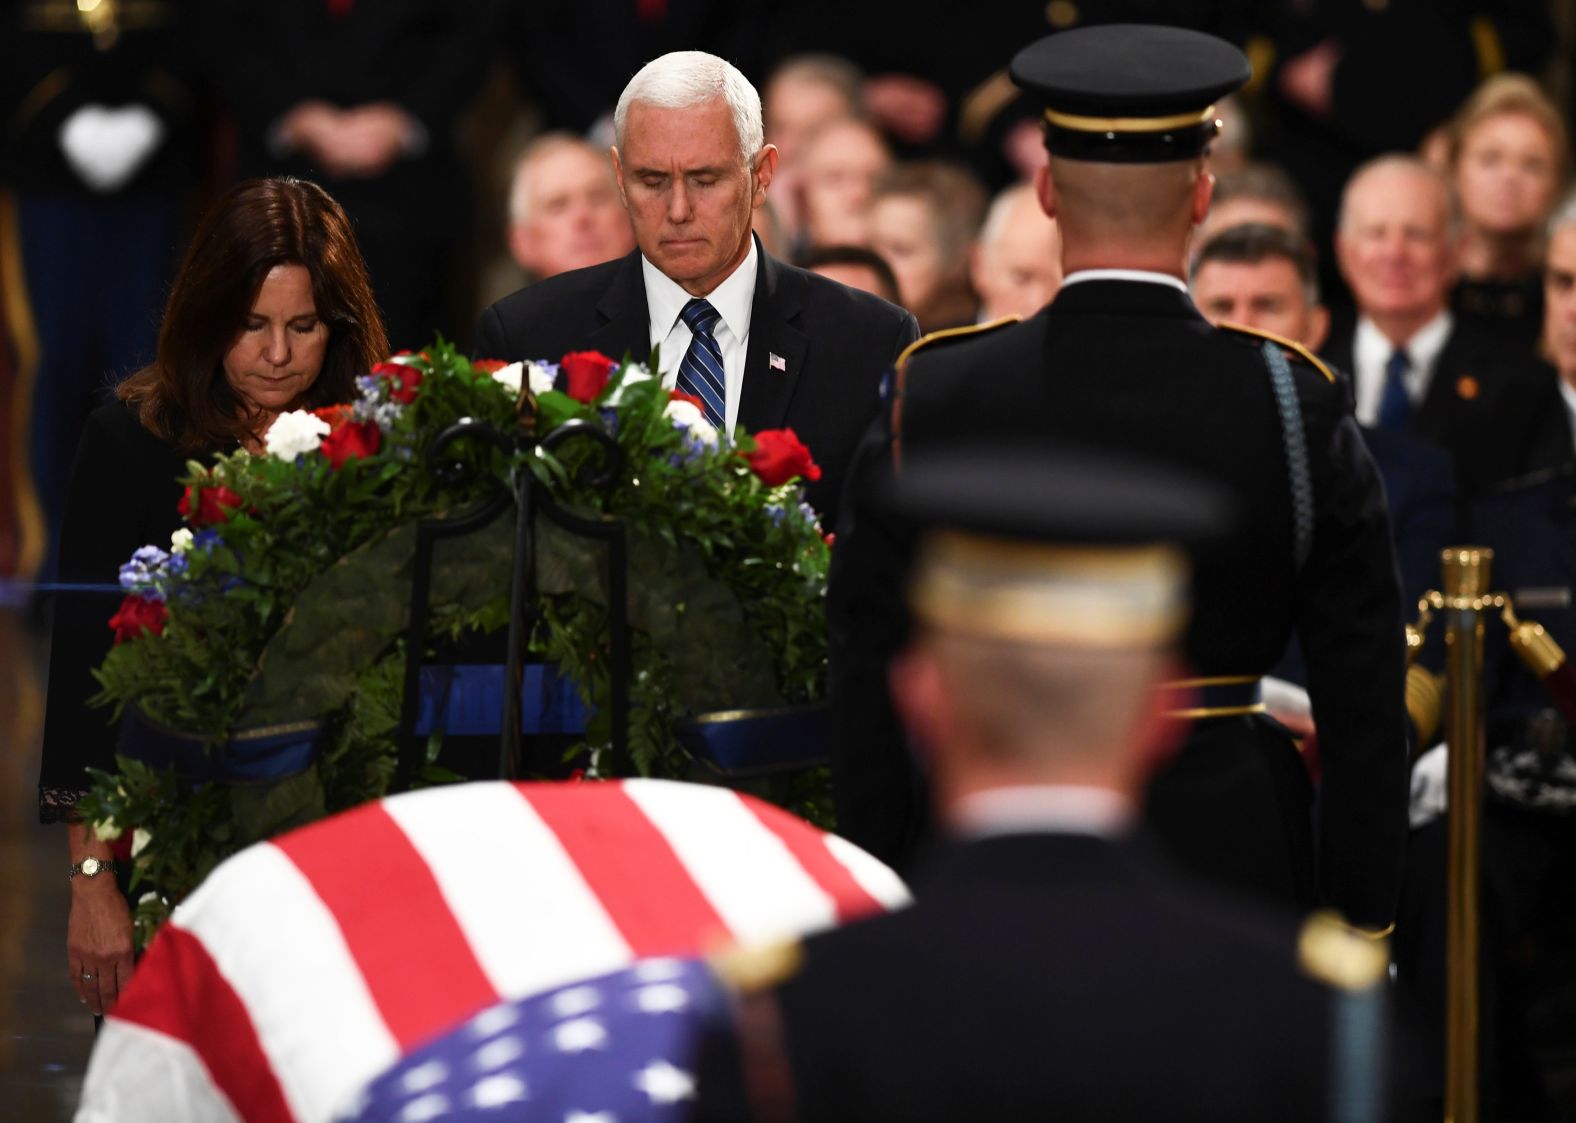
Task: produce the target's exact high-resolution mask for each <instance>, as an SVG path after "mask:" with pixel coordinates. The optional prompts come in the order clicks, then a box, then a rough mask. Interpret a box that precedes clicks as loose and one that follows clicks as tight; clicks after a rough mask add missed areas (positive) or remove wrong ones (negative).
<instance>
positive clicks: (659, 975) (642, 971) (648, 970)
mask: <svg viewBox="0 0 1576 1123" xmlns="http://www.w3.org/2000/svg"><path fill="white" fill-rule="evenodd" d="M634 974H635V978H637V979H639V980H640V981H641V982H643V983H667V982H672V981H673V980H674V979H676V978H678V977H679V976H680V975H682V974H684V964H683V963H681V962H679V961H678V960H677V959H673V958H671V957H664V958H662V959H647V960H643V961H641V962H640V963H637V964H635V972H634Z"/></svg>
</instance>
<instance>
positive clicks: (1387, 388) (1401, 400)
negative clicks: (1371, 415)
mask: <svg viewBox="0 0 1576 1123" xmlns="http://www.w3.org/2000/svg"><path fill="white" fill-rule="evenodd" d="M1411 367H1412V359H1411V356H1409V355H1408V354H1407V353H1406V351H1405V350H1404V349H1403V348H1400V347H1397V348H1396V349H1395V351H1394V352H1392V353H1391V355H1390V359H1389V361H1388V362H1386V363H1385V365H1384V396H1383V397H1381V398H1380V399H1379V425H1378V427H1379V428H1380V429H1405V428H1406V423H1407V421H1408V420H1409V419H1410V418H1411V416H1412V397H1411V395H1410V394H1408V393H1407V389H1406V372H1407V371H1408V370H1410V369H1411Z"/></svg>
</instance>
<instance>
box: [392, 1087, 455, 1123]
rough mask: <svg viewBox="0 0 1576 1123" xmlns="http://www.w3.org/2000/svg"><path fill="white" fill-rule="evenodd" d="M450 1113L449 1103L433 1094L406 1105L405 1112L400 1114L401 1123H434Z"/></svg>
mask: <svg viewBox="0 0 1576 1123" xmlns="http://www.w3.org/2000/svg"><path fill="white" fill-rule="evenodd" d="M448 1111H449V1101H448V1100H446V1099H444V1098H443V1097H442V1096H440V1095H438V1093H436V1092H433V1093H432V1094H431V1095H426V1096H423V1097H421V1099H419V1100H412V1101H411V1102H410V1103H408V1104H406V1105H405V1110H404V1111H402V1112H400V1113H399V1123H432V1120H434V1119H442V1118H443V1117H444V1116H445V1115H447V1114H448Z"/></svg>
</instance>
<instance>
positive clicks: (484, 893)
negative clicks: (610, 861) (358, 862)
mask: <svg viewBox="0 0 1576 1123" xmlns="http://www.w3.org/2000/svg"><path fill="white" fill-rule="evenodd" d="M383 806H384V809H385V810H387V812H388V813H389V815H390V817H392V818H393V819H394V821H395V822H396V823H398V824H399V826H400V828H401V829H402V830H403V831H404V832H405V835H406V837H407V838H409V839H410V842H411V845H412V846H414V847H415V848H416V850H417V852H418V853H419V854H420V855H421V856H422V858H423V859H425V860H426V862H427V865H428V866H429V867H430V868H431V869H432V874H433V877H434V878H436V879H437V882H438V888H439V889H440V890H441V891H442V893H443V897H444V899H445V900H446V901H447V902H448V904H449V908H450V909H451V910H452V911H453V913H454V918H455V920H456V921H457V922H458V924H459V926H460V928H461V929H462V930H463V931H464V932H465V936H466V938H467V939H468V940H469V941H470V945H471V950H472V951H474V952H475V953H476V959H477V961H478V962H479V963H480V964H481V966H482V970H483V971H485V972H486V973H487V978H488V980H489V981H490V982H491V983H492V985H493V987H494V989H496V990H497V991H498V993H499V994H500V995H502V996H503V997H505V998H523V997H524V996H526V995H529V994H535V993H537V992H538V991H541V990H546V989H548V988H550V987H554V986H558V985H559V984H561V983H567V982H571V981H573V980H575V979H580V978H584V977H586V976H587V975H598V974H602V973H603V972H606V971H612V970H614V969H616V968H618V967H622V966H624V965H625V964H627V963H629V962H630V961H631V959H632V958H633V955H632V953H631V951H630V948H629V945H628V943H626V942H625V940H624V938H623V936H622V935H620V934H619V931H618V928H617V927H616V926H615V925H614V923H613V920H612V918H611V917H609V916H608V914H607V910H606V909H604V908H603V907H602V903H601V901H600V900H598V898H597V896H596V894H595V893H594V892H593V891H592V890H591V888H590V887H589V886H588V885H587V884H586V882H585V879H584V878H583V877H581V875H580V871H579V869H578V868H577V867H576V866H575V864H574V861H573V860H572V859H571V858H570V856H569V854H568V853H567V852H566V851H565V850H564V847H563V844H562V843H561V842H559V841H558V836H557V835H555V834H554V833H553V832H552V831H551V830H550V829H549V828H548V826H547V824H545V823H544V822H542V819H541V817H540V816H539V815H538V814H537V813H536V811H535V810H533V809H532V807H531V805H530V803H529V801H528V800H527V799H526V798H525V797H524V795H523V794H522V793H521V792H520V790H519V789H517V788H515V787H514V786H513V785H512V784H499V783H485V784H456V785H454V786H452V787H441V788H431V789H428V790H426V791H421V792H412V793H409V794H407V795H401V796H396V797H394V798H392V799H389V800H386V801H385V802H384V804H383Z"/></svg>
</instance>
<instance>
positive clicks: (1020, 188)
mask: <svg viewBox="0 0 1576 1123" xmlns="http://www.w3.org/2000/svg"><path fill="white" fill-rule="evenodd" d="M969 265H970V268H969V276H970V278H971V279H972V280H973V282H974V291H975V292H976V293H978V294H979V298H980V310H979V321H980V323H982V324H984V323H989V322H990V321H992V320H998V319H1000V318H1001V317H1003V316H1017V317H1018V318H1019V319H1020V320H1021V319H1027V318H1028V317H1030V316H1032V315H1034V314H1035V313H1036V312H1038V311H1039V310H1040V309H1041V308H1044V307H1045V306H1046V305H1047V304H1049V303H1050V302H1051V297H1053V296H1055V295H1056V290H1057V289H1058V288H1059V287H1061V283H1062V240H1061V237H1060V236H1059V235H1058V234H1057V233H1056V220H1055V219H1054V218H1051V217H1050V216H1049V215H1047V214H1046V213H1045V212H1044V211H1043V210H1041V209H1040V201H1039V200H1038V199H1036V198H1035V197H1034V186H1033V185H1032V184H1028V183H1017V184H1014V185H1013V186H1011V187H1009V188H1007V189H1006V190H1004V191H1002V192H1001V193H1000V194H999V195H997V196H996V199H995V201H994V202H993V203H991V205H990V210H989V211H987V212H986V214H985V225H984V226H982V227H981V228H980V236H979V241H977V242H976V243H975V244H974V251H973V254H972V256H971V258H970V262H969Z"/></svg>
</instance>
